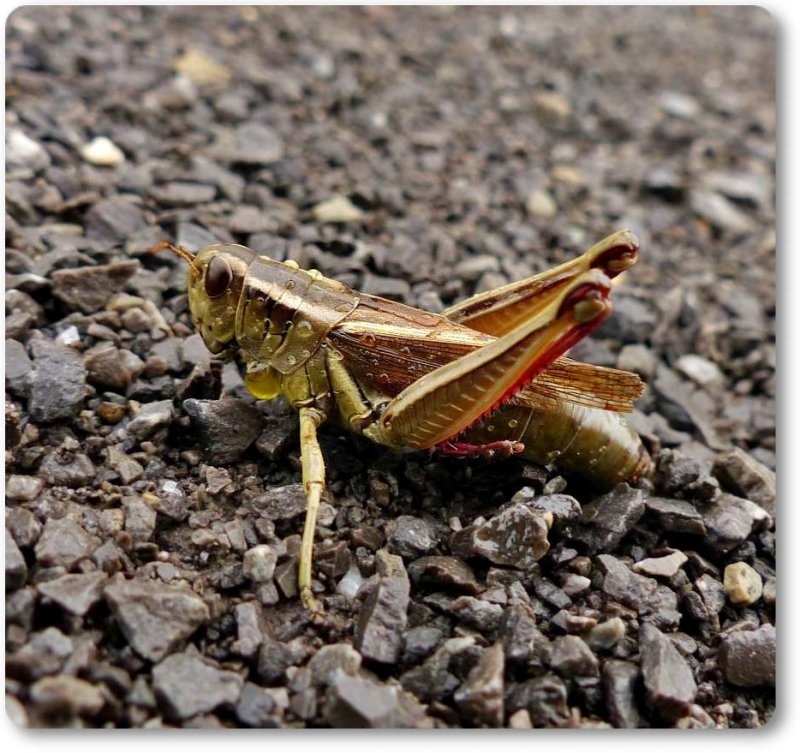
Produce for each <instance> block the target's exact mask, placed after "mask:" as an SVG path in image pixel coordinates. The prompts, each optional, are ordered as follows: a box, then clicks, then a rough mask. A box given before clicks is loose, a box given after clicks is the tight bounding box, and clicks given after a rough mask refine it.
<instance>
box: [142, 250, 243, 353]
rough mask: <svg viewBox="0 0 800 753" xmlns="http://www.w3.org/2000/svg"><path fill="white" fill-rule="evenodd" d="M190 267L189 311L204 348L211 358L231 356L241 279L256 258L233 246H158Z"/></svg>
mask: <svg viewBox="0 0 800 753" xmlns="http://www.w3.org/2000/svg"><path fill="white" fill-rule="evenodd" d="M160 248H168V249H169V250H170V251H172V252H173V253H175V254H177V255H178V256H180V257H181V258H182V259H184V260H185V261H187V262H188V263H189V285H188V292H189V310H190V311H191V312H192V319H193V320H194V325H195V328H196V329H197V331H198V332H199V333H200V336H201V337H202V338H203V342H205V344H206V347H207V348H208V349H209V350H210V351H211V352H212V353H213V354H214V355H230V352H231V351H232V350H233V348H235V347H236V309H237V307H238V305H239V300H240V298H241V295H242V288H243V286H244V279H245V276H246V275H247V269H248V267H249V266H250V262H251V261H252V260H253V258H255V256H256V254H255V252H254V251H251V250H250V249H249V248H245V247H244V246H238V245H236V244H234V243H219V244H214V245H212V246H206V248H204V249H202V250H201V251H198V252H197V254H195V255H193V254H192V253H191V251H189V250H187V249H185V248H182V247H177V246H173V245H171V244H160V246H157V247H156V249H155V250H158V249H160Z"/></svg>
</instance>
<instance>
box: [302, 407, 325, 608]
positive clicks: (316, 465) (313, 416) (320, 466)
mask: <svg viewBox="0 0 800 753" xmlns="http://www.w3.org/2000/svg"><path fill="white" fill-rule="evenodd" d="M324 420H325V416H323V415H322V413H321V412H320V411H319V410H317V409H316V408H301V409H300V454H301V459H302V464H303V488H304V489H305V493H306V522H305V525H304V526H303V540H302V543H301V545H300V565H299V568H298V577H297V585H298V588H299V589H300V598H301V600H302V602H303V606H305V608H306V609H308V611H309V612H311V614H312V615H313V614H319V613H320V612H321V611H322V609H321V607H320V605H319V603H318V602H317V600H316V599H315V598H314V593H313V591H312V590H311V563H312V561H313V555H314V534H315V532H316V529H317V515H318V513H319V505H320V501H321V499H322V491H323V490H324V489H325V461H324V459H323V457H322V450H320V447H319V442H318V441H317V428H318V427H319V425H320V424H321V423H322V422H323V421H324Z"/></svg>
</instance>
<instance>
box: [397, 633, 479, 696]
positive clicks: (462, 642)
mask: <svg viewBox="0 0 800 753" xmlns="http://www.w3.org/2000/svg"><path fill="white" fill-rule="evenodd" d="M474 645H475V639H474V638H471V637H458V638H450V639H448V640H446V641H445V642H444V643H443V644H442V645H441V646H440V647H439V648H438V649H437V650H436V652H435V653H434V654H433V655H432V656H430V657H429V658H428V659H426V660H425V661H424V662H423V663H422V664H421V665H420V666H418V667H414V668H413V669H410V670H409V671H408V672H405V673H403V674H402V675H400V684H401V685H402V686H403V688H405V690H407V691H409V692H410V693H413V694H414V695H415V696H416V697H417V698H419V700H420V701H422V702H423V703H427V702H429V701H434V700H440V699H442V698H444V697H446V696H448V695H450V694H451V693H452V692H453V691H454V690H455V689H456V688H457V687H458V686H459V685H460V683H461V681H460V680H459V678H458V677H457V676H456V675H455V674H454V672H453V668H452V667H451V662H453V661H454V659H456V658H457V657H459V655H460V654H461V653H463V652H466V651H470V650H472V649H473V647H474Z"/></svg>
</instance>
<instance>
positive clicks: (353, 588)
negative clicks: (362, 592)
mask: <svg viewBox="0 0 800 753" xmlns="http://www.w3.org/2000/svg"><path fill="white" fill-rule="evenodd" d="M363 582H364V577H363V576H362V575H361V571H360V570H359V569H358V565H356V564H352V565H350V569H349V570H348V571H347V572H346V573H345V574H344V577H343V578H342V579H341V580H340V581H339V584H338V585H337V586H336V590H337V591H338V592H339V593H340V594H342V596H346V597H347V598H348V599H355V597H356V594H357V593H358V589H359V588H361V584H362V583H363Z"/></svg>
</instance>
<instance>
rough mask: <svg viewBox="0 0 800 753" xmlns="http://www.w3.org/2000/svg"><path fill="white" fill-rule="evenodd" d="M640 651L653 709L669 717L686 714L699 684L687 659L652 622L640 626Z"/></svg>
mask: <svg viewBox="0 0 800 753" xmlns="http://www.w3.org/2000/svg"><path fill="white" fill-rule="evenodd" d="M639 651H640V653H641V656H642V677H643V678H644V686H645V689H646V691H647V700H648V702H649V704H650V706H651V707H652V709H653V710H654V711H655V712H656V713H657V714H658V715H659V716H661V717H663V718H664V719H666V720H668V721H671V720H674V719H677V718H678V717H679V716H682V715H683V714H685V713H686V712H687V710H688V709H689V706H690V705H691V704H692V703H693V702H694V698H695V696H696V695H697V684H696V683H695V681H694V677H693V676H692V671H691V669H690V668H689V665H688V664H687V663H686V660H685V659H684V658H683V657H682V656H681V654H680V652H679V651H678V650H677V649H676V648H675V646H674V645H673V643H672V641H670V640H669V639H668V638H667V637H666V636H665V635H664V634H663V633H662V632H661V631H660V630H659V629H658V628H657V627H655V626H653V625H651V624H649V623H644V624H643V625H642V626H641V628H640V629H639Z"/></svg>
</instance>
